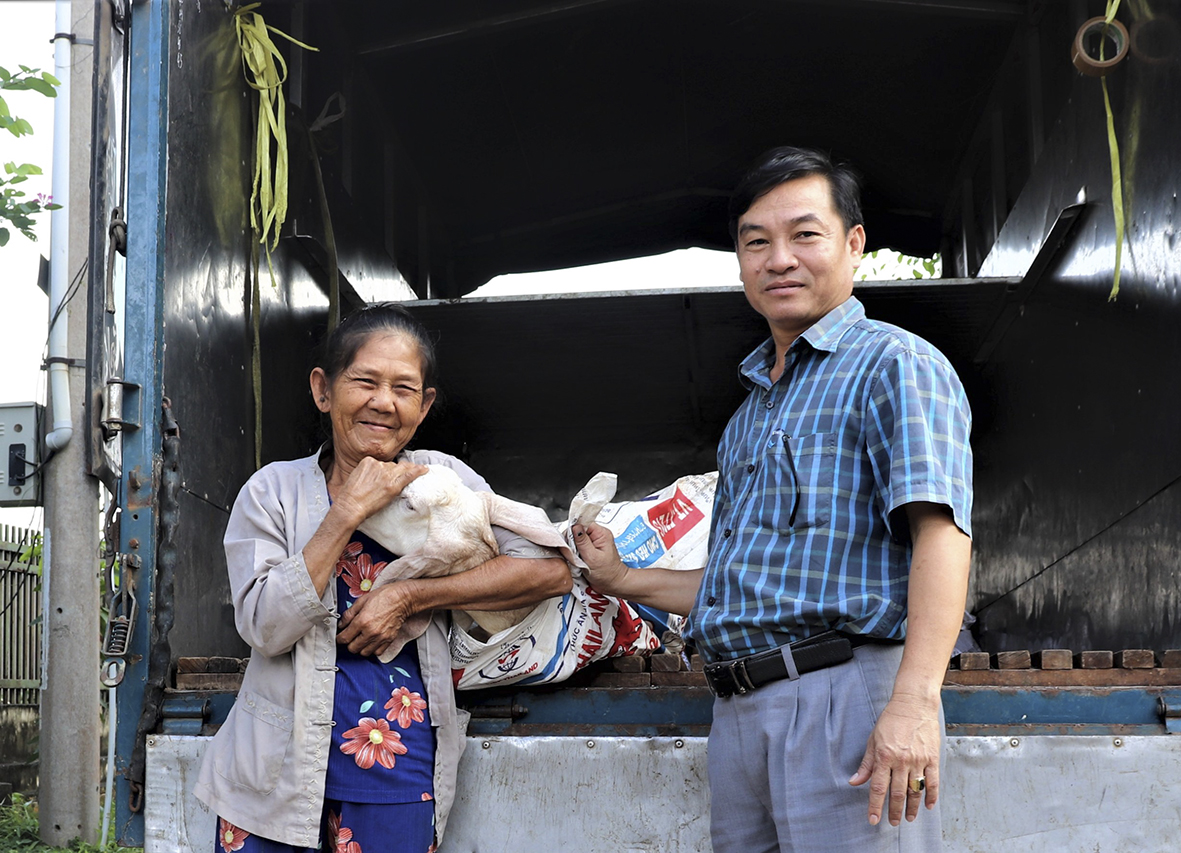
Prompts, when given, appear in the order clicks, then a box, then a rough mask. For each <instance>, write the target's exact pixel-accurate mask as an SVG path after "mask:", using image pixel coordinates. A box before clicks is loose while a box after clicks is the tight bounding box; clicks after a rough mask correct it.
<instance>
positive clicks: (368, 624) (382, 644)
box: [336, 581, 417, 655]
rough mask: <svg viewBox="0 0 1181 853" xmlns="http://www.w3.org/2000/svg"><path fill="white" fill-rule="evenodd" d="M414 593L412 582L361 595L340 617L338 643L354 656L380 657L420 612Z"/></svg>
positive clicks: (404, 582)
mask: <svg viewBox="0 0 1181 853" xmlns="http://www.w3.org/2000/svg"><path fill="white" fill-rule="evenodd" d="M413 590H414V584H413V582H412V581H394V582H393V583H388V584H385V585H384V586H379V587H377V588H376V589H374V590H372V591H370V592H367V593H366V594H365V595H363V596H361V597H360V598H359V599H357V601H356V603H354V604H353V606H352V607H350V608H349V609H348V610H346V611H345V612H344V614H343V615H342V616H341V619H340V631H339V632H338V633H337V635H336V642H337V643H338V644H340V645H342V646H348V649H349V651H350V652H352V653H353V654H358V655H377V654H381V653H382V652H383V651H385V649H386V647H387V646H388V645H389V644H390V643H392V642H393V641H394V638H395V637H396V636H397V635H398V631H400V630H401V629H402V624H403V623H404V622H405V621H406V620H407V619H409V618H410V617H411V616H413V615H414V614H415V613H416V612H417V608H415V606H414V600H413V595H412V593H413Z"/></svg>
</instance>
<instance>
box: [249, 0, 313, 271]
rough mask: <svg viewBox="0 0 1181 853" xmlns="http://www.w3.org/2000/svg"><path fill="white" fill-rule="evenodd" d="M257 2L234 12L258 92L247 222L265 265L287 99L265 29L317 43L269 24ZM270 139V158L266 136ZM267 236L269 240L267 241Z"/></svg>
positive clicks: (279, 223) (282, 180) (279, 210)
mask: <svg viewBox="0 0 1181 853" xmlns="http://www.w3.org/2000/svg"><path fill="white" fill-rule="evenodd" d="M260 5H262V4H261V3H251V4H250V5H248V6H243V7H242V8H241V9H238V10H237V11H236V12H234V28H235V29H236V30H237V33H238V46H239V47H240V48H241V50H242V68H243V73H244V74H245V76H246V83H247V85H249V86H250V87H251V88H252V89H254V90H255V91H257V92H258V119H257V121H256V122H255V139H254V149H255V152H254V180H253V183H252V186H251V190H250V227H251V228H252V229H253V230H254V233H255V236H256V237H257V238H258V242H259V243H261V244H263V245H264V246H266V250H267V266H268V267H269V266H270V260H271V259H270V253H271V250H272V249H274V248H275V247H276V246H278V245H279V231H280V230H282V227H283V222H284V221H285V220H286V218H287V105H286V102H285V101H284V99H283V83H284V81H286V79H287V63H286V62H285V61H284V59H283V56H282V54H280V53H279V49H278V48H276V47H275V43H274V42H273V41H272V40H271V37H270V35H269V33H275V34H276V35H279V36H282V37H283V38H285V39H287V40H288V41H289V42H291V43H292V44H294V45H298V46H299V47H302V48H304V49H305V50H319V48H315V47H312V46H311V45H307V44H304V43H303V42H301V41H298V40H297V39H293V38H292V37H291V36H289V35H287V34H286V33H284V32H282V31H281V30H278V29H276V28H274V27H272V26H270V25H268V24H267V23H266V22H265V21H263V19H262V15H260V14H259V13H258V12H255V11H253V10H254V9H257V8H258V7H259V6H260ZM272 140H273V141H274V144H275V159H274V165H273V167H272V164H271V141H272ZM268 237H269V238H270V240H269V245H268Z"/></svg>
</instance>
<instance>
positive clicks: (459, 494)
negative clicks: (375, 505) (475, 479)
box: [381, 465, 488, 556]
mask: <svg viewBox="0 0 1181 853" xmlns="http://www.w3.org/2000/svg"><path fill="white" fill-rule="evenodd" d="M427 468H428V469H429V470H428V471H427V473H425V474H423V475H422V476H421V477H419V478H418V479H416V480H414V481H413V482H411V483H410V485H408V486H406V488H405V489H403V490H402V494H400V495H398V497H396V498H394V500H393V501H391V502H390V504H389V506H387V507H386V508H385V509H383V510H382V511H381V515H382V516H383V518H382V523H381V528H382V531H383V533H384V541H383V542H382V544H383V545H385V546H386V547H387V548H389V549H390V550H391V551H393V552H394V553H395V554H398V555H399V556H406V555H407V554H416V553H418V552H419V551H421V550H422V548H423V547H424V546H425V545H426V544H427V542H428V541H430V542H431V543H432V544H433V545H435V546H436V547H437V546H439V545H441V544H444V543H451V542H454V543H456V545H457V546H458V545H459V543H462V542H464V541H470V540H471V538H472V537H473V536H474V537H475V538H476V539H477V540H479V539H481V538H482V535H481V532H480V531H481V530H485V529H487V525H488V522H487V514H486V510H485V508H484V502H483V501H482V500H480V497H479V495H477V494H476V493H475V492H473V491H472V490H471V489H469V488H468V487H467V486H465V485H464V484H463V481H462V480H461V479H460V478H459V475H458V474H456V473H455V472H454V471H452V470H451V469H450V468H447V467H445V466H443V465H428V466H427Z"/></svg>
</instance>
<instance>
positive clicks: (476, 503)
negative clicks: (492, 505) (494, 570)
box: [358, 465, 533, 635]
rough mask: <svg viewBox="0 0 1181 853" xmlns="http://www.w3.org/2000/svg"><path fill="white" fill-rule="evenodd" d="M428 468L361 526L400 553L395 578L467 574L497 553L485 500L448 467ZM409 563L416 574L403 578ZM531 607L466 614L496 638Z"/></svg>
mask: <svg viewBox="0 0 1181 853" xmlns="http://www.w3.org/2000/svg"><path fill="white" fill-rule="evenodd" d="M427 467H428V468H429V469H430V470H429V471H428V472H427V473H425V474H423V475H422V476H421V477H419V478H418V479H416V480H414V481H413V482H411V483H410V484H409V485H408V486H406V488H405V489H403V490H402V494H400V495H399V496H398V497H396V498H394V499H393V501H391V502H390V503H389V505H388V506H386V507H385V508H383V509H381V510H379V511H378V512H376V513H374V514H373V515H372V516H370V517H369V518H368V519H366V520H365V522H364V523H363V524H362V525H361V526H360V527H359V528H358V529H359V530H360V531H361V532H362V533H364V534H365V535H366V536H369V537H370V538H372V539H374V540H375V541H377V542H378V543H380V544H381V545H384V546H385V547H386V548H388V549H389V550H390V551H392V552H393V553H395V554H397V555H399V558H398V559H397V560H395V561H394V562H393V563H391V564H390V565H389V566H387V567H386V568H385V571H384V572H383V574H387V573H388V574H391V579H394V580H396V579H399V578H402V577H439V576H441V575H453V574H458V573H459V572H466V571H467V570H468V569H472V568H475V567H476V566H478V565H480V564H481V563H484V562H487V561H488V560H490V559H492V558H493V557H495V556H496V555H497V554H498V553H499V550H498V548H497V544H496V537H495V536H493V535H492V525H491V524H490V523H489V521H488V505H487V504H486V503H485V502H484V500H483V499H482V498H481V497H480V496H479V495H478V494H476V493H475V492H473V491H472V490H471V489H469V488H468V487H467V486H465V485H464V484H463V481H462V480H460V478H459V475H458V474H456V473H455V472H454V471H452V470H451V469H450V468H447V467H445V466H442V465H428V466H427ZM408 565H412V566H413V567H414V568H413V570H412V571H411V573H409V574H403V573H402V572H401V571H400V570H401V569H403V568H405V567H407V566H408ZM532 609H533V608H532V607H526V608H523V609H518V610H503V611H472V612H468V613H467V615H468V616H469V617H471V619H472V620H474V621H475V622H476V623H477V624H478V625H479V626H480V627H481V628H483V629H484V630H485V631H487V632H488V634H489V635H492V634H496V633H497V632H499V631H503V630H504V629H505V628H509V627H511V626H513V625H516V624H517V623H519V622H520V621H521V620H522V619H524V618H525V617H526V616H528V615H529V613H530V612H531V611H532Z"/></svg>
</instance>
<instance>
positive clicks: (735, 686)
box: [706, 658, 755, 699]
mask: <svg viewBox="0 0 1181 853" xmlns="http://www.w3.org/2000/svg"><path fill="white" fill-rule="evenodd" d="M706 674H707V675H708V676H709V677H708V679H707V683H708V684H709V687H710V689H711V690H712V691H713V693H714V695H715V696H717V697H718V698H719V699H725V698H727V697H729V696H733V695H734V694H735V693H737V694H739V695H741V694H744V693H749V692H750V691H752V690H754V689H755V684H754V682H753V681H751V678H750V673H749V672H747V670H746V660H745V658H738V659H737V660H730V661H718V662H717V663H712V664H709V665H707V666H706Z"/></svg>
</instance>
